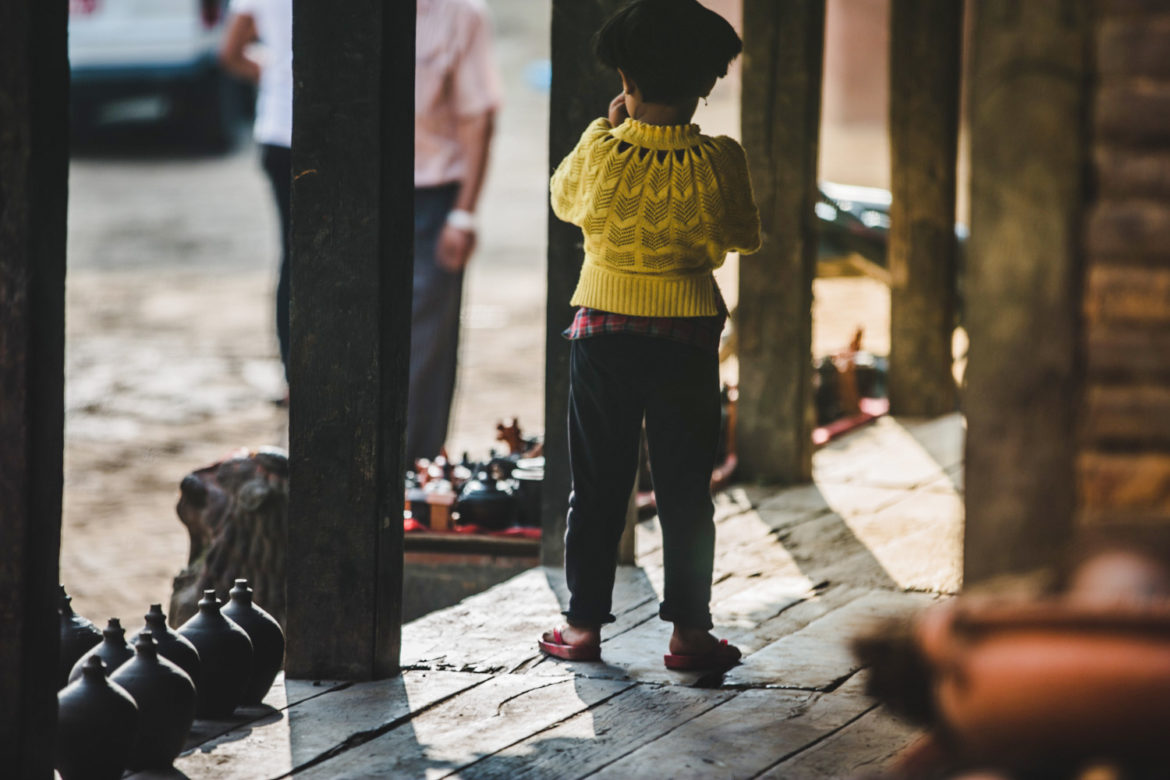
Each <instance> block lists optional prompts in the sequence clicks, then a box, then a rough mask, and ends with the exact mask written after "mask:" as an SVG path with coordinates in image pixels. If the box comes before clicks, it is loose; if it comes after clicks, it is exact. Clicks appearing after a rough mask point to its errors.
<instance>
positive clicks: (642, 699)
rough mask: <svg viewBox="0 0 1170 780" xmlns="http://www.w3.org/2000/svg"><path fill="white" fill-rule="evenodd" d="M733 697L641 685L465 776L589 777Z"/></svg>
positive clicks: (518, 779) (508, 779)
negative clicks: (590, 774)
mask: <svg viewBox="0 0 1170 780" xmlns="http://www.w3.org/2000/svg"><path fill="white" fill-rule="evenodd" d="M732 695H733V694H732V693H729V692H726V691H704V690H695V689H691V688H682V687H675V686H667V687H658V686H653V685H636V686H634V687H633V688H631V689H629V690H627V691H625V692H624V693H622V694H620V695H618V696H615V697H614V698H612V699H610V700H608V701H606V702H604V703H603V704H600V705H599V706H597V707H594V708H592V709H590V710H588V711H587V712H583V713H581V714H579V715H575V716H574V717H572V718H570V719H568V720H567V721H565V722H563V723H561V724H559V725H557V726H555V727H553V728H550V729H547V730H545V731H542V732H540V733H538V734H534V735H532V736H531V737H529V738H527V739H525V740H523V741H522V742H519V743H517V744H515V745H512V746H511V747H509V748H508V749H506V750H503V751H500V752H499V753H496V754H495V755H493V756H490V757H488V758H485V759H484V760H483V761H480V762H479V763H477V764H475V765H473V766H471V767H469V768H468V769H466V770H464V771H462V772H460V773H459V777H461V778H468V779H469V780H470V779H471V778H480V779H482V780H487V778H500V779H501V780H525V778H534V779H537V780H544V779H545V778H550V777H555V778H558V779H559V778H566V780H567V779H568V778H573V777H583V776H585V775H587V774H589V773H591V772H594V771H597V770H598V769H601V768H602V767H604V766H605V765H607V764H609V763H612V762H613V761H615V760H618V759H620V758H621V757H622V756H624V755H626V754H627V753H630V752H632V751H634V750H636V749H637V748H639V747H641V746H642V745H644V744H646V743H647V742H650V741H652V740H654V739H657V738H658V737H660V736H661V735H663V734H665V733H667V732H669V731H672V730H673V729H675V728H678V727H679V726H681V725H682V724H683V723H686V722H687V721H689V720H691V719H692V718H694V717H696V716H698V715H701V714H702V713H704V712H706V711H707V710H710V709H712V708H713V707H717V706H718V705H720V704H722V703H723V702H725V701H727V700H728V699H729V698H731V696H732ZM652 774H653V773H652ZM654 776H658V775H656V774H655V775H654Z"/></svg>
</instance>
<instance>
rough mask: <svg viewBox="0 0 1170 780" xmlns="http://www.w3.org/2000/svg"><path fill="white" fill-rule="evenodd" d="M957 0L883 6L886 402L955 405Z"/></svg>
mask: <svg viewBox="0 0 1170 780" xmlns="http://www.w3.org/2000/svg"><path fill="white" fill-rule="evenodd" d="M962 31H963V2H962V0H893V2H892V4H891V7H890V161H891V166H892V171H891V176H890V190H891V194H892V196H893V203H892V204H891V208H890V244H889V269H890V376H889V387H890V408H891V411H893V412H894V413H895V414H901V415H913V416H923V417H933V416H936V415H940V414H945V413H947V412H950V411H953V410H954V409H955V380H954V375H953V374H952V366H951V364H952V358H951V340H952V337H953V334H954V329H955V228H954V223H955V176H956V165H955V163H956V155H957V149H958V139H959V71H960V60H961V56H960V49H961V47H962Z"/></svg>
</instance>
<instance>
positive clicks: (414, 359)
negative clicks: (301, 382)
mask: <svg viewBox="0 0 1170 780" xmlns="http://www.w3.org/2000/svg"><path fill="white" fill-rule="evenodd" d="M455 195H456V188H455V187H454V186H451V187H441V188H433V189H430V188H429V189H420V190H416V191H415V198H414V293H413V294H414V302H413V305H412V308H411V311H412V313H411V333H410V390H409V397H408V399H407V415H406V458H407V463H413V462H414V461H415V460H416V459H418V458H433V457H435V456H436V455H438V454H439V450H440V448H442V446H443V443H444V442H445V441H446V440H447V424H448V420H449V418H450V415H451V401H452V399H453V397H454V395H455V369H456V364H457V360H458V352H459V309H460V306H461V305H462V302H463V272H462V271H460V272H458V273H449V272H447V271H444V270H443V269H442V268H440V267H439V265H438V263H437V262H436V259H435V252H436V248H437V245H438V240H439V232H440V231H441V230H442V229H443V225H444V224H445V222H446V219H447V213H448V212H449V211H450V210H451V204H452V203H454V201H455Z"/></svg>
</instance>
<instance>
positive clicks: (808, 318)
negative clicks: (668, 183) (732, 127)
mask: <svg viewBox="0 0 1170 780" xmlns="http://www.w3.org/2000/svg"><path fill="white" fill-rule="evenodd" d="M824 28H825V4H824V0H791V2H783V3H777V2H774V0H744V16H743V29H744V54H743V108H742V123H743V141H744V146H745V148H746V149H747V156H748V163H749V166H750V169H751V176H752V185H753V187H754V188H755V193H756V202H757V204H758V205H759V208H760V223H761V227H762V230H763V235H764V245H763V248H762V249H761V250H760V252H759V253H758V254H757V255H754V256H751V257H748V258H745V259H744V260H743V262H742V263H741V264H740V269H739V315H738V322H737V326H738V332H739V409H738V417H737V421H736V424H737V427H736V444H737V448H738V455H739V468H740V476H742V477H743V478H746V479H756V480H765V481H769V482H781V483H785V482H807V481H809V480H810V479H811V478H812V438H811V437H812V429H813V426H814V419H813V411H812V280H813V276H814V273H815V266H816V249H817V238H816V228H815V226H814V225H815V222H814V218H813V206H814V204H815V203H816V200H817V181H816V178H817V145H818V141H819V132H820V113H821V70H822V59H823V58H822V52H823V50H824V37H825V35H824Z"/></svg>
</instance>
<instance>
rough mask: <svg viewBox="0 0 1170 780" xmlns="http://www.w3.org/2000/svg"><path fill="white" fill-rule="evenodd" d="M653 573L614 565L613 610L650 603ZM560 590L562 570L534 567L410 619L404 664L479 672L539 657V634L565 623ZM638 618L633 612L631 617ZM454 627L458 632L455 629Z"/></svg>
mask: <svg viewBox="0 0 1170 780" xmlns="http://www.w3.org/2000/svg"><path fill="white" fill-rule="evenodd" d="M654 576H655V572H653V571H647V570H643V569H640V568H638V567H633V566H621V567H618V572H617V577H616V582H615V586H614V602H613V610H614V612H615V613H616V614H618V615H619V616H620V615H624V614H625V613H626V612H629V611H631V610H637V609H645V608H646V605H647V604H652V603H654V602H655V601H656V599H657V593H656V590H655V588H656V587H660V586H659V585H656V584H655V583H654V582H652V581H651V579H652V578H653V577H654ZM658 576H660V572H659V573H658ZM564 590H565V588H564V571H563V570H562V569H552V568H543V567H542V568H536V569H533V570H532V571H529V572H525V573H524V574H521V575H519V576H517V577H515V578H513V579H511V580H509V581H508V582H505V583H502V584H500V585H497V586H496V587H494V588H492V589H490V590H487V591H484V592H483V593H480V594H477V595H475V596H472V597H470V598H468V599H464V600H463V601H461V602H460V603H459V604H456V605H455V606H452V607H448V608H447V609H443V610H439V611H438V612H433V613H431V614H430V615H427V616H425V617H423V618H420V619H418V620H415V621H414V622H412V623H408V624H407V625H406V626H403V629H402V663H403V665H404V666H407V667H410V668H426V669H446V670H453V671H469V672H480V673H494V672H507V671H511V670H516V669H522V668H526V667H528V666H531V665H532V664H533V663H535V662H536V661H538V660H539V655H540V654H539V651H538V649H537V645H536V642H537V639H538V638H539V637H540V635H541V634H542V633H543V632H545V631H547V630H549V629H550V628H553V627H555V626H557V625H559V624H563V623H564V618H563V617H562V616H561V614H560V613H561V610H562V609H563V606H562V604H566V603H567V597H566V596H565V595H563V593H564ZM558 593H561V594H562V595H560V596H558V595H557V594H558ZM640 619H641V618H639V617H637V616H635V617H634V618H633V621H634V622H637V621H638V620H640ZM627 622H630V619H629V618H627ZM452 626H458V631H457V632H455V633H453V632H452V628H451V627H452Z"/></svg>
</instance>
